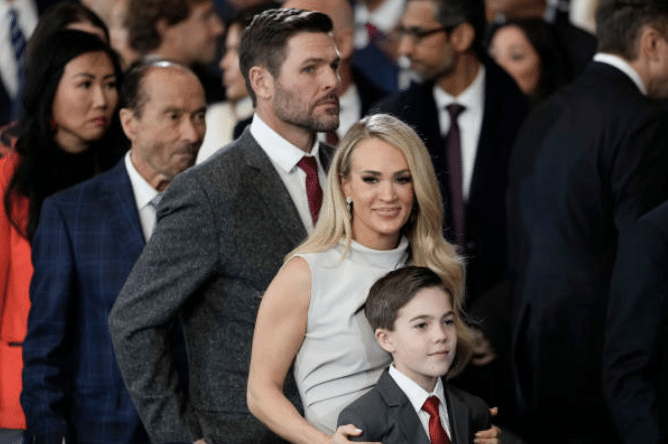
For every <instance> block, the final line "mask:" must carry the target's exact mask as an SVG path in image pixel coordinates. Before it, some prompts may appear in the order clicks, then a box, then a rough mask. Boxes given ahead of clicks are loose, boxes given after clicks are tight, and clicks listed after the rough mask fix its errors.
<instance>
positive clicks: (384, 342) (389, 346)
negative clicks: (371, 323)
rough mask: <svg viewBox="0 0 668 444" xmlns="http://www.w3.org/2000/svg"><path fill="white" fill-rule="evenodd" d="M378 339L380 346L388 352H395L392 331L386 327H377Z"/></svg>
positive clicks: (376, 334)
mask: <svg viewBox="0 0 668 444" xmlns="http://www.w3.org/2000/svg"><path fill="white" fill-rule="evenodd" d="M375 336H376V341H378V344H379V345H380V347H381V348H382V349H383V350H385V351H386V352H388V353H394V350H395V348H394V341H393V340H392V339H393V338H392V333H391V332H390V331H389V330H386V329H384V328H377V329H376V332H375Z"/></svg>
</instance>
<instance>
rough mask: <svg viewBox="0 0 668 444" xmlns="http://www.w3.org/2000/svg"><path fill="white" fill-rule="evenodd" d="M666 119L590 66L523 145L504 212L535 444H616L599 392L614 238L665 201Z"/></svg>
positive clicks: (623, 79) (626, 83)
mask: <svg viewBox="0 0 668 444" xmlns="http://www.w3.org/2000/svg"><path fill="white" fill-rule="evenodd" d="M666 122H668V113H666V111H665V110H664V109H662V108H661V107H659V106H658V105H657V104H655V103H654V102H653V101H651V100H650V99H648V98H646V97H644V96H642V95H641V94H640V92H639V90H638V88H637V87H636V86H635V84H634V83H633V82H632V81H631V80H630V79H629V78H628V77H627V76H626V75H625V74H623V73H622V72H621V71H619V70H617V69H616V68H613V67H612V66H609V65H606V64H602V63H592V64H591V65H590V66H589V68H588V69H587V71H585V73H584V74H583V75H582V76H581V77H580V78H579V79H577V80H576V81H575V83H573V84H571V85H569V86H567V87H565V88H563V89H562V90H560V91H559V92H558V93H557V94H556V95H555V96H553V97H552V98H551V99H549V100H548V101H547V102H545V103H543V104H541V105H539V106H538V107H537V108H536V109H535V110H534V112H532V114H531V116H530V117H529V118H528V119H527V122H526V123H525V125H524V126H523V128H522V130H521V131H520V134H519V135H518V137H517V142H516V145H515V147H514V149H513V159H512V160H511V168H510V187H509V190H510V191H509V195H508V204H509V210H508V215H509V226H511V227H512V230H511V237H512V238H511V242H510V244H511V245H512V246H513V249H511V251H510V253H511V255H512V257H513V259H512V260H511V263H512V264H513V274H514V276H515V278H514V280H513V282H514V284H513V285H514V294H515V296H516V298H517V300H516V308H515V320H514V323H513V326H514V328H515V333H514V335H513V338H514V352H515V361H514V367H515V371H516V381H517V382H518V384H519V385H518V387H519V392H518V395H519V400H520V403H521V405H520V407H521V411H522V414H523V419H522V424H523V425H524V426H525V427H527V428H528V430H527V433H528V434H529V435H530V437H529V438H527V440H528V441H529V442H531V441H532V440H531V437H533V438H537V437H539V438H540V439H539V442H544V443H551V442H555V443H556V442H559V443H569V442H577V443H598V442H614V437H612V436H608V435H609V434H612V431H613V426H612V424H611V423H610V421H609V418H608V415H607V414H606V412H605V406H604V399H603V393H602V389H601V384H602V382H601V353H602V347H603V330H604V319H605V312H606V303H607V295H608V289H609V285H610V275H611V272H612V267H613V264H614V260H615V252H616V247H617V240H618V236H619V235H620V234H622V233H624V231H625V230H626V229H627V228H628V227H629V226H630V225H631V224H632V223H633V222H634V221H635V220H636V219H637V218H638V217H639V216H640V215H641V214H643V213H645V212H646V211H648V210H649V209H651V208H653V207H655V206H656V205H658V204H659V203H660V202H662V201H663V200H665V199H666V198H668V175H666V171H668V149H666V141H668V125H666ZM545 430H550V431H551V432H550V434H549V436H546V435H545V433H544V431H545Z"/></svg>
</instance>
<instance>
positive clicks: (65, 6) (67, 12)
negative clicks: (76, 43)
mask: <svg viewBox="0 0 668 444" xmlns="http://www.w3.org/2000/svg"><path fill="white" fill-rule="evenodd" d="M74 23H90V24H91V25H93V26H95V27H96V28H100V30H101V31H102V32H103V33H104V35H105V38H106V40H107V43H108V42H109V29H107V25H105V24H104V22H103V21H102V19H101V18H100V17H98V15H97V14H95V13H94V12H93V11H92V10H90V9H88V8H87V7H85V6H84V5H82V4H81V3H79V2H75V1H60V2H58V3H55V4H53V5H51V6H49V7H48V8H47V9H46V10H45V11H44V13H42V14H41V15H40V18H39V22H37V26H36V27H35V30H34V31H33V33H32V36H31V37H30V41H29V42H28V48H27V49H26V54H27V57H26V58H27V59H29V58H31V57H32V56H31V54H32V53H33V52H34V47H35V46H36V45H37V42H42V41H44V40H47V39H48V38H49V36H50V35H52V34H53V33H54V32H56V31H60V30H61V29H66V28H67V27H68V26H70V25H72V24H74Z"/></svg>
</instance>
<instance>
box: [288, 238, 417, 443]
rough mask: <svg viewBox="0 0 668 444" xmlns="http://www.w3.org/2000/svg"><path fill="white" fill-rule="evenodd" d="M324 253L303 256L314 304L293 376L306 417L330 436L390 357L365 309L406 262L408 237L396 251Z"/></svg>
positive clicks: (354, 248) (341, 248)
mask: <svg viewBox="0 0 668 444" xmlns="http://www.w3.org/2000/svg"><path fill="white" fill-rule="evenodd" d="M343 252H344V245H343V244H339V245H337V246H336V247H333V248H331V249H329V250H327V251H324V252H322V253H307V254H303V255H300V256H301V257H302V258H304V259H305V260H306V262H307V263H308V265H309V267H310V269H311V283H312V284H311V303H310V306H309V311H308V321H307V326H306V336H305V337H304V342H303V343H302V346H301V348H300V349H299V352H298V353H297V357H296V359H295V365H294V375H295V380H296V381H297V386H298V388H299V394H300V395H301V399H302V403H303V405H304V411H305V417H306V420H307V421H308V422H309V423H311V424H312V425H313V426H315V427H316V428H318V429H319V430H321V431H323V432H325V433H328V434H332V433H334V431H335V430H336V421H337V418H338V416H339V412H341V410H343V409H344V408H345V407H346V406H348V404H350V403H351V402H353V401H354V400H355V399H357V398H358V397H360V396H361V395H363V394H364V393H366V392H367V390H369V389H370V388H371V387H373V386H374V385H375V384H376V381H378V378H379V377H380V374H381V373H382V371H383V369H385V368H386V367H387V366H388V365H389V364H390V362H391V361H392V357H391V356H390V355H389V354H388V353H387V352H386V351H385V350H383V349H382V348H381V347H380V346H379V345H378V343H377V342H376V339H375V337H374V332H373V331H372V329H371V326H370V325H369V323H368V321H367V320H366V317H365V316H364V310H362V309H361V307H362V306H363V304H364V301H365V300H366V297H367V295H368V292H369V288H371V286H372V285H373V283H374V282H376V280H378V278H380V277H381V276H383V275H385V274H386V273H387V272H389V271H391V270H394V269H395V268H398V267H400V266H402V265H404V264H405V262H406V260H407V258H408V240H407V239H405V238H402V239H401V242H400V243H399V246H398V247H397V248H396V249H394V250H383V251H380V250H372V249H370V248H366V247H364V246H362V245H361V244H359V243H357V242H354V241H353V242H352V245H351V248H350V251H349V252H348V255H347V256H346V257H345V258H344V259H343V260H341V257H342V255H343Z"/></svg>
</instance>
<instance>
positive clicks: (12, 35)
mask: <svg viewBox="0 0 668 444" xmlns="http://www.w3.org/2000/svg"><path fill="white" fill-rule="evenodd" d="M9 39H10V41H11V43H12V49H13V50H14V57H15V58H16V66H17V68H18V70H17V72H18V73H19V78H21V72H22V70H23V58H24V56H25V52H26V39H25V37H24V36H23V31H21V28H20V27H19V20H18V13H17V12H16V10H14V9H10V10H9Z"/></svg>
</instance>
